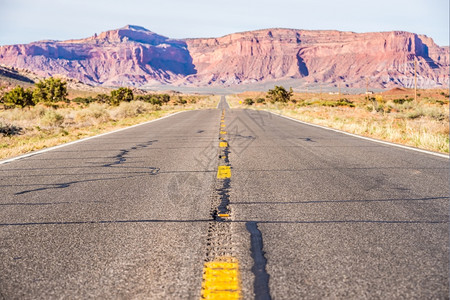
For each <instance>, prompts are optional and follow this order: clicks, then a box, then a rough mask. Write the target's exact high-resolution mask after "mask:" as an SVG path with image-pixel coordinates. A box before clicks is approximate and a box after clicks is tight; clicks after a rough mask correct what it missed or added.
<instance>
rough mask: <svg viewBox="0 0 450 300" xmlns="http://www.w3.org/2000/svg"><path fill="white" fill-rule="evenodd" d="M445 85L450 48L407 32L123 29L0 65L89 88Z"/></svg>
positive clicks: (1, 51)
mask: <svg viewBox="0 0 450 300" xmlns="http://www.w3.org/2000/svg"><path fill="white" fill-rule="evenodd" d="M414 60H416V61H417V74H418V79H419V85H420V86H421V87H434V86H439V85H448V82H449V76H448V74H449V49H448V47H439V46H438V45H436V44H435V43H434V42H433V40H432V39H431V38H429V37H426V36H422V35H417V34H414V33H409V32H397V31H395V32H378V33H353V32H340V31H311V30H293V29H267V30H258V31H249V32H243V33H235V34H230V35H227V36H224V37H221V38H207V39H187V40H172V39H169V38H167V37H163V36H160V35H157V34H155V33H153V32H151V31H148V30H147V29H145V28H142V27H138V26H126V27H124V28H121V29H117V30H111V31H107V32H104V33H101V34H99V35H98V36H97V35H95V36H93V37H90V38H87V39H81V40H69V41H64V42H58V41H41V42H35V43H31V44H27V45H12V46H2V47H0V64H4V65H7V66H11V67H19V68H24V69H30V70H31V71H34V72H36V73H38V74H39V75H44V76H50V75H56V74H61V75H65V76H68V77H72V78H76V79H78V80H81V81H84V82H86V83H91V84H102V85H134V86H146V85H147V86H148V85H152V84H161V83H163V84H175V85H196V86H208V85H212V86H229V85H235V84H252V83H260V82H267V81H276V80H285V79H289V80H298V81H299V82H302V83H312V82H324V83H326V84H337V83H339V84H343V85H347V86H350V87H362V86H365V82H366V80H368V81H369V82H370V84H371V86H372V87H380V88H383V87H392V86H412V84H413V80H414V79H413V74H414V63H413V61H414Z"/></svg>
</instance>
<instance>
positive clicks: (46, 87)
mask: <svg viewBox="0 0 450 300" xmlns="http://www.w3.org/2000/svg"><path fill="white" fill-rule="evenodd" d="M66 97H67V82H65V81H62V80H61V79H59V78H53V77H50V78H47V79H45V80H41V81H39V82H38V83H36V84H35V88H34V90H33V101H34V102H36V103H38V102H42V103H44V104H46V105H48V106H51V105H52V104H53V103H56V102H60V101H64V102H66V101H67V98H66Z"/></svg>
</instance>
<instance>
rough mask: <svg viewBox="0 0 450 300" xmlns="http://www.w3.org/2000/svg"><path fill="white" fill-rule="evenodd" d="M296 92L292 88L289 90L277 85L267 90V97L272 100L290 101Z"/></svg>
mask: <svg viewBox="0 0 450 300" xmlns="http://www.w3.org/2000/svg"><path fill="white" fill-rule="evenodd" d="M293 94H294V92H293V91H292V88H290V89H289V92H288V91H287V90H286V89H285V88H284V87H282V86H277V85H276V86H275V87H274V88H273V89H271V90H269V91H268V92H267V98H268V99H270V102H272V103H275V102H283V103H286V102H288V101H289V100H290V99H291V97H292V95H293Z"/></svg>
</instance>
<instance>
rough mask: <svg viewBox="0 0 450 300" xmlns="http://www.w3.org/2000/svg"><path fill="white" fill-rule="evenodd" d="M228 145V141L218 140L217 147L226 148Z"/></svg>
mask: <svg viewBox="0 0 450 300" xmlns="http://www.w3.org/2000/svg"><path fill="white" fill-rule="evenodd" d="M227 146H228V143H227V142H220V143H219V147H220V148H226V147H227Z"/></svg>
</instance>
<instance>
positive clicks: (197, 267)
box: [0, 98, 449, 299]
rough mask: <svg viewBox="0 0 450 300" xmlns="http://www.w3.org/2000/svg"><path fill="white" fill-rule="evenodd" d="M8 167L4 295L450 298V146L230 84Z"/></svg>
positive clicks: (2, 228) (1, 218)
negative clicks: (294, 113) (329, 119)
mask: <svg viewBox="0 0 450 300" xmlns="http://www.w3.org/2000/svg"><path fill="white" fill-rule="evenodd" d="M0 178H1V183H0V195H1V196H0V299H201V298H206V299H208V298H209V299H214V297H217V296H223V297H225V298H227V299H239V298H243V299H448V296H449V163H448V159H447V158H443V157H439V156H434V155H431V154H427V153H420V152H416V151H412V150H409V149H403V148H398V147H394V146H390V145H386V144H381V143H377V142H373V141H369V140H365V139H360V138H357V137H353V136H349V135H346V134H343V133H338V132H334V131H330V130H326V129H322V128H318V127H314V126H310V125H306V124H302V123H299V122H295V121H293V120H289V119H286V118H283V117H280V116H277V115H274V114H270V113H267V112H258V111H254V110H242V109H230V108H229V107H228V105H227V103H226V102H225V99H224V98H223V99H222V100H221V103H220V104H219V107H218V108H217V109H211V110H200V111H187V112H182V113H178V114H176V115H173V116H170V117H167V118H164V119H161V120H157V121H153V122H149V123H146V124H143V125H140V126H136V127H133V128H129V129H126V130H122V131H118V132H115V133H111V134H107V135H103V136H100V137H97V138H93V139H89V140H86V141H81V142H79V143H75V144H71V145H68V146H66V147H62V148H58V149H54V150H51V151H48V152H45V153H40V154H36V155H33V156H30V157H26V158H22V159H18V160H15V161H10V162H7V163H4V164H1V165H0Z"/></svg>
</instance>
